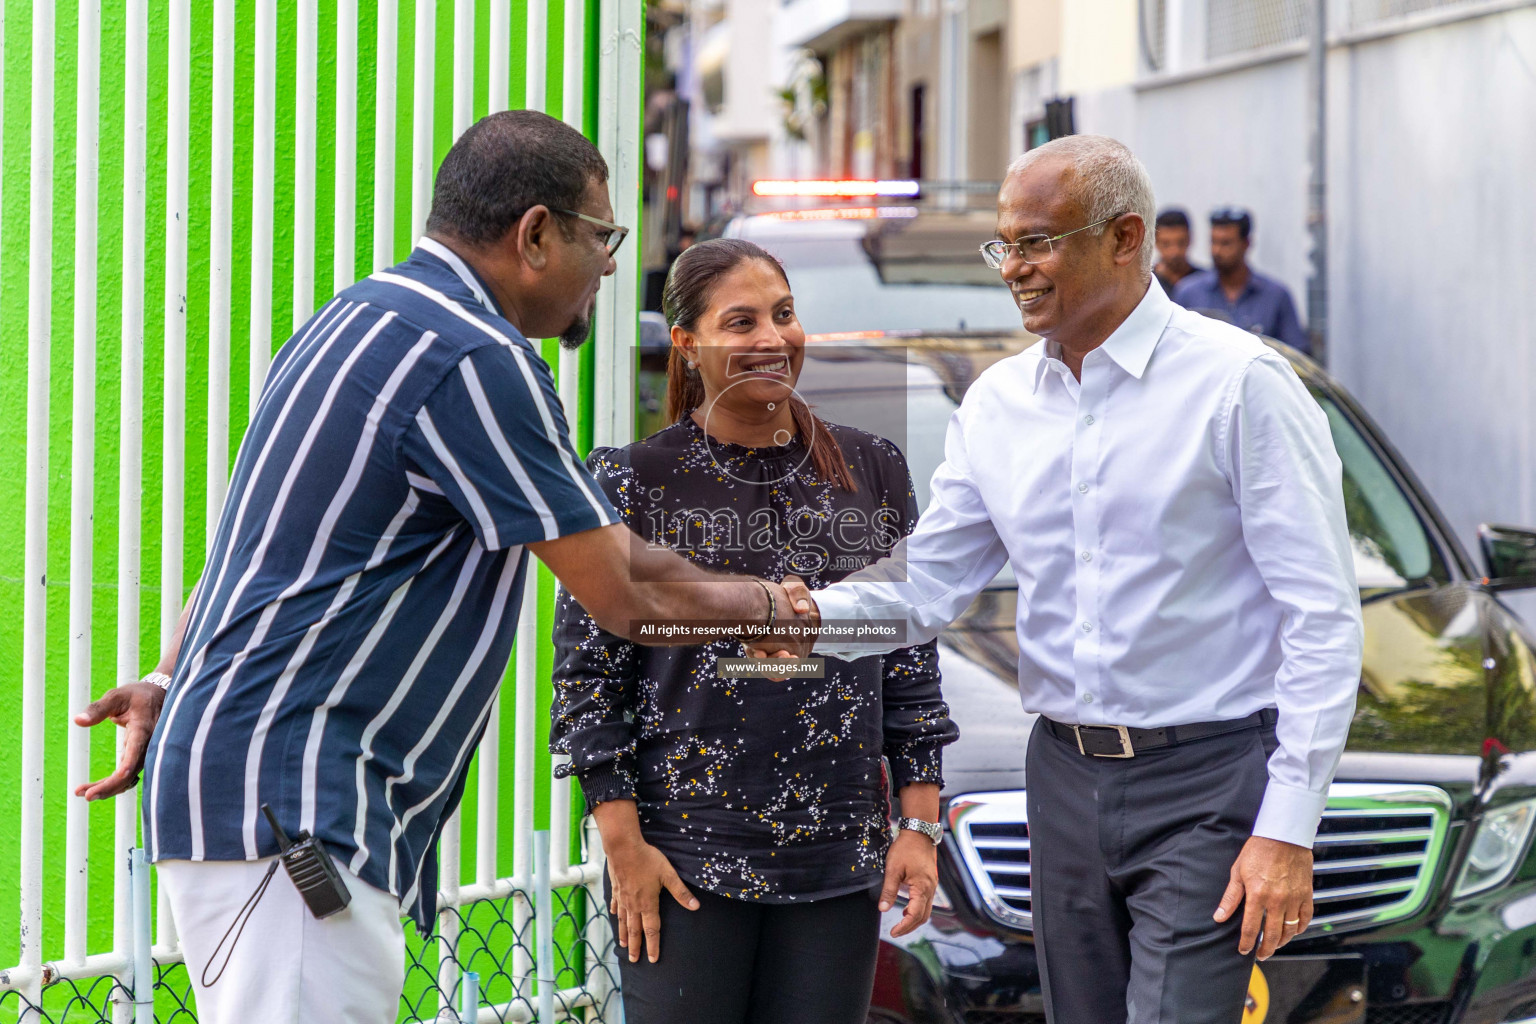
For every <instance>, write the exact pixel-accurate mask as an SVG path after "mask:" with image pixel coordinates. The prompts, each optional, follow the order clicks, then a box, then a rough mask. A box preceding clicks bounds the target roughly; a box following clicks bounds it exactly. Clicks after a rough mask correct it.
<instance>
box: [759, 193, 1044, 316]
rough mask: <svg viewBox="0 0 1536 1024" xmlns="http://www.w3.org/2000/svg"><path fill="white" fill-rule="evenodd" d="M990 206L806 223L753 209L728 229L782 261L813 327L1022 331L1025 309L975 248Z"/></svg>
mask: <svg viewBox="0 0 1536 1024" xmlns="http://www.w3.org/2000/svg"><path fill="white" fill-rule="evenodd" d="M992 221H993V216H992V215H991V214H985V215H983V214H924V215H921V216H916V217H907V218H893V217H885V218H875V219H870V220H853V221H831V222H820V221H811V222H801V221H781V220H775V219H773V218H772V217H768V216H758V217H748V218H745V219H744V220H743V221H741V222H739V223H738V224H737V225H736V226H735V227H734V228H733V229H732V230H731V231H730V232H729V233H730V234H734V235H737V236H739V237H743V238H747V239H750V240H751V241H754V242H756V243H758V244H759V245H761V246H762V247H763V248H765V249H767V250H768V251H769V252H771V253H773V254H774V255H775V256H777V257H778V258H779V260H780V261H782V262H783V264H784V269H785V272H786V274H787V275H788V276H789V283H790V285H791V286H792V287H793V288H794V291H795V312H796V314H797V316H798V317H799V319H800V323H801V324H803V325H804V326H805V329H806V330H807V331H808V332H810V333H811V334H840V333H845V332H852V331H858V332H867V331H934V332H942V331H1017V330H1019V329H1020V321H1019V310H1018V307H1017V306H1016V305H1014V302H1013V297H1012V296H1011V295H1010V294H1009V292H1008V289H1007V288H1006V287H1004V286H1003V283H1002V279H1001V278H1000V277H999V276H998V273H997V271H995V270H992V269H990V268H988V267H987V265H986V264H985V263H984V262H982V259H981V255H980V253H979V251H978V247H979V246H980V245H981V243H982V242H985V241H986V240H987V239H989V238H991V237H992V233H993V230H994V229H993V224H992Z"/></svg>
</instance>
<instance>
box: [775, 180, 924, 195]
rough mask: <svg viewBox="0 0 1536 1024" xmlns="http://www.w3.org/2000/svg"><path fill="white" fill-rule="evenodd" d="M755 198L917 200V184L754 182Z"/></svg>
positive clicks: (903, 182) (807, 181)
mask: <svg viewBox="0 0 1536 1024" xmlns="http://www.w3.org/2000/svg"><path fill="white" fill-rule="evenodd" d="M752 194H753V195H755V196H915V195H917V194H918V187H917V182H915V181H855V180H848V181H828V180H805V181H776V180H765V181H754V182H753V183H752Z"/></svg>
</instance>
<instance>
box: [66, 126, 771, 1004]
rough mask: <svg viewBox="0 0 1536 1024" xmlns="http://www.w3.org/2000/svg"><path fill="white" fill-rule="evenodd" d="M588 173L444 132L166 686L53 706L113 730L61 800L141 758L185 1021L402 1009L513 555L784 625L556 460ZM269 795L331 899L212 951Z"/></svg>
mask: <svg viewBox="0 0 1536 1024" xmlns="http://www.w3.org/2000/svg"><path fill="white" fill-rule="evenodd" d="M606 182H607V167H606V165H605V163H604V162H603V159H602V157H601V156H600V155H599V154H598V152H597V150H596V149H595V148H594V147H593V146H592V144H591V143H590V142H588V141H587V140H586V139H585V138H583V137H582V136H581V135H580V134H579V133H577V132H576V131H574V130H573V129H571V128H569V127H567V126H565V125H563V124H561V123H560V122H559V121H556V120H554V119H552V118H548V117H545V116H544V115H542V114H537V113H532V112H528V111H511V112H506V113H501V114H495V115H492V116H491V117H487V118H486V119H484V120H482V121H481V122H479V123H478V124H476V125H475V126H474V127H472V128H470V129H469V130H468V131H467V132H466V133H465V134H464V136H463V137H462V138H461V139H460V140H459V141H458V142H457V143H456V144H455V145H454V147H453V149H452V151H451V152H450V153H449V154H448V156H447V157H446V158H445V159H444V161H443V165H442V167H441V169H440V170H439V172H438V177H437V181H436V190H435V193H434V197H433V206H432V214H431V217H430V218H429V220H428V223H427V236H426V237H424V238H423V239H422V240H421V242H420V244H419V246H418V247H417V248H416V250H415V251H414V252H412V253H411V255H410V257H409V258H408V259H407V260H406V261H405V262H404V263H401V264H399V265H397V266H395V267H391V268H390V269H388V270H384V271H381V272H379V273H377V274H374V275H373V276H371V277H369V278H367V279H365V280H363V281H360V282H358V283H357V284H355V285H353V286H352V287H351V288H348V289H346V290H345V291H343V292H342V293H341V294H339V295H337V296H336V297H335V298H334V299H332V300H331V301H330V302H329V303H327V304H326V305H325V307H324V308H322V309H321V310H320V311H319V312H318V313H316V314H315V315H314V317H313V318H311V320H310V321H309V322H308V323H307V324H305V325H304V326H303V327H302V328H301V329H300V330H299V332H298V333H297V334H295V335H294V337H293V338H292V339H290V340H289V342H288V343H287V344H286V345H284V346H283V348H282V350H281V351H280V352H279V354H278V355H277V358H276V359H275V360H274V361H273V364H272V368H271V372H270V375H269V377H268V379H267V383H266V387H265V390H264V391H263V394H262V398H261V402H260V404H259V406H258V408H257V410H256V413H255V415H254V417H253V418H252V422H251V425H250V428H249V430H248V431H247V434H246V437H245V441H244V444H243V445H242V447H241V450H240V455H239V457H238V459H237V460H236V464H235V470H234V475H233V479H232V481H231V484H230V490H229V498H228V503H227V505H226V506H225V509H224V514H223V517H222V518H221V519H220V521H219V525H218V530H217V533H216V535H215V537H214V538H213V542H212V544H211V546H210V554H209V558H208V562H207V565H206V566H205V567H204V570H203V574H202V578H201V580H200V581H199V583H198V585H197V588H196V590H195V592H194V595H193V598H192V600H191V601H190V602H189V603H188V606H187V610H186V612H184V613H183V623H182V630H183V631H184V633H185V642H184V643H180V642H178V643H173V644H172V649H171V650H169V651H167V652H166V655H165V657H164V659H163V660H162V663H161V669H162V670H164V672H165V673H166V674H168V675H170V676H171V677H172V678H171V679H170V680H167V681H166V682H167V684H168V687H169V688H168V690H166V689H162V687H161V686H160V685H157V683H156V682H153V681H151V682H139V683H132V684H128V685H125V686H122V687H119V688H117V689H115V690H112V691H110V692H109V693H107V694H106V695H105V696H103V697H102V698H101V699H100V700H98V701H97V702H96V703H94V704H92V705H91V706H90V707H89V708H88V709H86V710H85V711H84V712H83V713H82V714H81V715H79V716H78V717H77V719H76V721H77V723H79V724H81V725H93V724H95V723H97V722H100V721H103V720H105V719H107V718H111V719H113V720H114V721H116V722H117V723H118V724H120V725H123V726H125V727H126V728H127V729H128V742H127V744H126V746H125V752H124V756H123V759H122V762H121V763H120V765H119V767H118V770H117V771H116V772H115V773H114V774H113V775H112V776H110V777H109V778H107V779H104V780H101V781H100V782H97V783H94V784H87V785H82V786H80V788H79V790H78V791H77V792H79V793H80V794H81V795H84V796H87V797H89V798H91V799H98V798H102V797H106V796H111V795H114V794H116V793H119V792H122V791H124V790H126V789H127V788H129V787H130V786H132V785H133V783H134V782H135V780H136V779H137V777H138V773H139V771H140V767H141V765H142V769H143V771H144V777H145V781H146V786H145V792H144V827H145V839H146V843H147V845H148V847H149V853H150V856H151V858H152V859H153V860H154V861H155V862H156V863H157V864H158V866H159V875H160V879H161V882H162V884H163V885H164V886H165V888H166V890H167V892H168V893H169V896H170V901H171V906H172V910H173V916H174V918H175V920H176V923H177V927H178V929H179V930H180V933H181V936H182V941H183V944H184V947H185V950H186V955H187V961H188V964H189V966H190V967H191V974H192V977H193V980H194V986H195V989H196V994H197V1000H198V1009H199V1018H200V1020H202V1021H203V1022H204V1024H227V1022H234V1021H237V1020H238V1021H241V1022H250V1021H260V1022H262V1024H290V1022H291V1024H300V1022H304V1024H311V1022H316V1021H327V1022H331V1021H336V1022H340V1021H386V1020H394V1019H395V1013H396V1004H397V1002H398V998H399V993H400V989H401V985H402V982H403V977H404V939H403V933H402V930H401V924H400V912H401V908H402V907H404V909H405V910H406V911H407V912H408V913H409V914H410V915H411V916H412V917H413V918H414V919H415V921H416V922H417V924H418V926H419V927H421V928H423V929H428V928H430V925H431V921H432V917H433V913H434V911H435V909H436V896H437V882H436V844H437V840H438V837H439V835H440V833H441V830H442V827H443V823H444V822H445V820H446V819H447V818H448V816H449V815H450V814H451V813H452V811H453V809H454V808H455V807H456V806H457V804H458V801H459V798H460V795H461V793H462V791H463V786H464V781H465V776H466V770H467V765H468V762H469V759H470V756H471V753H472V752H473V750H474V747H475V744H476V742H477V741H478V739H479V738H480V735H481V733H482V731H483V729H484V726H485V721H486V717H487V716H488V715H489V713H490V710H491V706H492V701H493V700H494V698H495V696H496V692H497V686H498V684H499V682H500V680H501V678H502V674H503V672H504V671H505V668H506V665H507V660H508V656H509V654H510V652H511V648H512V642H513V637H514V632H515V628H516V623H517V620H518V613H519V605H520V604H521V601H522V597H523V593H524V587H523V581H524V575H525V573H526V572H527V571H528V558H527V553H528V552H529V551H532V552H533V553H534V554H536V555H538V556H539V558H540V559H541V560H542V561H543V562H544V563H545V564H546V565H548V566H549V567H550V569H551V570H552V571H553V572H554V573H555V575H556V576H558V577H559V578H560V580H561V582H562V583H563V584H564V585H565V587H566V588H567V589H568V590H569V591H570V592H571V594H572V596H573V597H575V598H576V600H578V601H579V602H580V603H581V604H582V605H583V606H584V607H586V608H588V609H589V610H591V611H592V613H593V614H594V616H596V617H597V619H598V620H599V621H600V622H601V623H602V624H603V626H604V627H605V628H607V629H609V630H611V631H613V632H615V633H619V634H623V635H628V634H629V633H630V632H631V630H632V628H633V627H632V623H634V622H635V621H636V620H644V619H648V618H663V617H666V618H670V617H676V618H685V619H722V618H723V619H736V620H741V621H756V622H763V621H764V620H765V617H766V616H767V615H768V614H769V613H770V599H769V595H770V593H772V594H773V595H774V596H776V597H777V598H778V599H779V601H780V603H779V605H778V607H780V608H785V609H787V608H788V601H787V599H785V597H784V594H783V591H782V590H781V589H780V588H778V587H777V586H773V587H772V590H771V591H770V590H769V587H768V586H766V585H764V584H761V583H759V582H757V581H754V580H744V579H739V578H738V579H734V580H733V579H731V578H729V577H721V576H716V575H712V574H708V573H705V572H703V571H701V570H699V569H697V568H695V567H694V566H693V565H692V564H691V563H688V562H686V561H684V560H683V559H680V558H678V557H676V556H674V555H672V554H671V553H670V552H664V551H649V550H646V549H645V546H644V545H643V544H639V543H638V538H635V537H634V535H633V534H631V533H630V532H629V531H628V530H627V528H625V527H624V526H622V525H620V524H619V517H618V515H617V514H616V513H615V512H614V510H613V508H612V507H611V506H610V505H609V503H608V502H607V500H606V499H605V498H604V496H603V493H602V491H601V490H599V489H598V487H597V486H596V485H595V484H594V483H593V481H592V480H591V478H590V477H589V476H588V474H587V472H586V469H585V468H584V467H583V465H582V462H581V460H580V459H579V458H578V457H577V455H576V453H575V451H574V450H573V448H572V446H571V441H570V438H569V436H568V431H567V424H566V421H565V417H564V413H563V410H562V408H561V405H560V401H559V399H558V397H557V396H556V393H555V389H554V382H553V379H552V377H551V374H550V369H549V367H548V365H546V363H545V362H544V360H543V359H542V358H540V355H539V351H538V349H537V348H536V347H534V346H533V345H532V344H530V342H529V341H528V340H527V339H528V338H541V337H551V336H556V335H558V336H559V337H560V339H561V342H562V344H566V345H568V346H575V345H580V344H581V343H582V341H583V340H585V338H586V337H587V334H588V330H589V320H590V316H591V312H592V308H593V304H594V301H595V297H596V294H597V289H598V286H599V285H600V283H601V281H602V278H603V277H605V276H607V275H609V274H612V273H613V271H614V269H615V263H614V260H613V252H614V250H615V249H616V248H617V247H618V244H619V242H620V241H622V239H623V236H624V232H625V229H623V228H620V227H618V226H617V225H615V224H612V223H610V221H611V218H612V216H613V213H612V209H611V207H610V205H609V202H608V198H607V189H606ZM179 639H180V637H179V636H178V641H179ZM636 639H639V638H636ZM642 642H655V641H651V640H648V639H647V640H642ZM152 677H153V674H152ZM152 677H151V678H152ZM162 702H163V706H162ZM151 727H153V735H152V736H151V735H149V732H150V729H151ZM146 748H147V749H146ZM146 753H147V756H146ZM264 806H269V807H270V808H271V811H272V813H273V815H274V816H275V819H276V821H277V822H278V823H279V824H280V826H281V827H282V828H283V829H284V831H285V832H287V833H288V834H289V835H293V834H296V833H298V832H299V831H300V830H303V831H306V832H309V833H310V834H312V835H314V836H315V837H317V838H318V839H319V840H320V843H321V844H322V845H323V847H324V848H325V849H326V850H327V851H328V852H329V854H330V855H331V857H332V858H333V859H334V861H335V863H336V865H337V867H338V868H340V869H341V875H342V878H343V881H344V883H345V884H346V886H347V888H348V890H349V891H350V893H351V904H350V906H348V908H347V909H346V910H345V911H342V912H341V913H339V914H337V915H335V916H332V917H327V918H325V919H315V918H314V917H312V916H311V915H310V914H309V913H308V911H307V910H306V909H305V907H304V904H303V903H302V902H301V901H300V898H299V895H298V893H297V891H296V889H295V888H294V887H293V886H292V885H290V884H289V883H288V882H287V881H286V880H285V879H276V880H274V881H273V883H272V884H271V886H270V888H269V889H268V890H267V891H266V892H265V895H264V896H263V897H262V898H261V899H260V900H259V901H258V902H257V903H256V905H255V908H254V910H251V911H250V912H249V913H250V918H249V921H250V922H251V924H252V927H251V928H250V931H251V935H248V936H247V937H246V939H245V941H244V942H243V943H236V944H235V947H234V949H233V951H232V952H230V950H229V949H228V942H227V941H226V942H225V947H226V948H225V949H223V950H220V951H219V952H218V956H217V958H216V959H215V957H214V954H215V951H216V948H217V947H218V946H219V943H220V939H221V937H222V936H223V935H224V934H225V933H226V931H227V930H229V929H231V928H232V927H233V928H239V927H240V925H239V922H238V919H239V918H241V916H242V907H243V905H244V904H245V903H246V901H247V899H248V897H250V896H251V894H252V893H253V892H254V891H256V890H257V887H258V886H259V885H260V884H261V882H262V879H263V876H265V875H267V873H268V870H269V868H270V867H271V864H272V858H273V857H274V855H275V854H277V852H278V849H279V844H278V842H277V839H276V837H275V835H274V832H273V830H272V829H271V827H269V825H268V823H267V821H266V820H265V818H264V817H263V811H262V809H263V807H264ZM231 935H233V932H231ZM257 936H259V938H256V937H257ZM226 957H227V958H228V959H227V965H228V970H227V971H224V972H223V976H222V978H219V974H220V972H221V968H222V967H223V965H225V963H226ZM212 982H217V983H216V984H212Z"/></svg>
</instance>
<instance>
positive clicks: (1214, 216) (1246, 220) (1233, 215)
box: [1211, 206, 1253, 227]
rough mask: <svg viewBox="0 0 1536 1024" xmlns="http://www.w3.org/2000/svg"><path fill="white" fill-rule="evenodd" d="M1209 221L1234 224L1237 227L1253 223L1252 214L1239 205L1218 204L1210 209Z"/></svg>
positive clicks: (1218, 223)
mask: <svg viewBox="0 0 1536 1024" xmlns="http://www.w3.org/2000/svg"><path fill="white" fill-rule="evenodd" d="M1211 223H1212V224H1216V225H1221V224H1236V225H1238V226H1239V227H1246V226H1248V225H1250V224H1252V223H1253V215H1252V214H1251V213H1249V212H1248V211H1247V210H1245V209H1243V208H1242V207H1241V206H1218V207H1216V209H1214V210H1212V211H1211Z"/></svg>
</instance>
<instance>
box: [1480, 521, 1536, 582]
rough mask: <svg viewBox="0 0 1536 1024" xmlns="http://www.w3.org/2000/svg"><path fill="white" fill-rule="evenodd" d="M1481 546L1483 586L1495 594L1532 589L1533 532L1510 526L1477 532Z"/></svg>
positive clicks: (1535, 568)
mask: <svg viewBox="0 0 1536 1024" xmlns="http://www.w3.org/2000/svg"><path fill="white" fill-rule="evenodd" d="M1477 539H1478V542H1479V543H1481V544H1482V546H1483V563H1484V565H1485V567H1486V570H1487V573H1488V577H1487V580H1486V581H1485V582H1486V584H1487V585H1488V586H1489V587H1491V588H1493V589H1495V590H1524V589H1527V588H1533V587H1536V530H1522V529H1519V528H1517V527H1513V526H1490V525H1489V524H1488V523H1483V524H1482V525H1480V526H1479V527H1478V528H1477Z"/></svg>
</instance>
